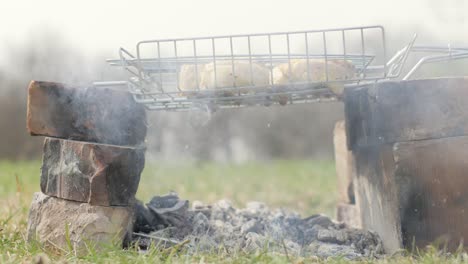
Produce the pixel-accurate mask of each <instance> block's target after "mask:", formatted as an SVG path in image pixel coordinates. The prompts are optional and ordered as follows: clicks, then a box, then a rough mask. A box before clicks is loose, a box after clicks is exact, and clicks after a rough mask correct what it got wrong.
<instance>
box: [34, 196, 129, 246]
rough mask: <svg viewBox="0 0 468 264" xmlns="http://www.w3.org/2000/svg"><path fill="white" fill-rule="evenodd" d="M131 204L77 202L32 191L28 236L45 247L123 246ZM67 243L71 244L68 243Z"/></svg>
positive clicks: (126, 235) (127, 229) (127, 232)
mask: <svg viewBox="0 0 468 264" xmlns="http://www.w3.org/2000/svg"><path fill="white" fill-rule="evenodd" d="M132 222H133V207H106V206H95V205H90V204H87V203H78V202H73V201H67V200H63V199H58V198H55V197H50V196H47V195H45V194H42V193H35V194H34V196H33V201H32V204H31V208H30V211H29V219H28V230H27V234H28V235H27V238H28V241H30V242H31V241H37V242H39V243H41V244H42V245H43V246H45V247H46V248H57V247H58V248H60V249H65V250H69V247H70V246H72V247H73V250H74V251H75V252H76V253H78V254H84V253H86V251H87V248H88V246H95V247H96V248H95V249H99V248H100V247H101V246H106V245H109V244H111V243H112V244H116V245H123V243H124V242H125V240H126V239H127V238H129V237H130V234H131V230H132ZM68 242H70V244H69V243H68Z"/></svg>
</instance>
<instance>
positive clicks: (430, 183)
mask: <svg viewBox="0 0 468 264" xmlns="http://www.w3.org/2000/svg"><path fill="white" fill-rule="evenodd" d="M355 154H356V160H357V174H356V180H357V184H356V185H355V187H356V202H357V205H358V207H359V212H360V218H361V221H362V225H363V227H364V228H366V229H371V230H374V231H376V232H377V233H378V234H379V235H380V237H381V238H382V240H383V243H384V246H385V249H386V251H387V252H388V253H391V252H394V251H395V250H397V249H398V248H399V247H402V246H403V247H406V248H412V247H413V246H417V247H419V248H424V247H425V246H427V245H430V244H432V243H434V242H438V243H440V244H441V245H442V246H447V248H448V249H449V250H451V251H455V250H457V249H458V247H459V245H460V244H461V242H463V241H466V240H468V228H467V225H466V223H467V221H468V210H467V209H466V208H468V194H467V192H466V190H467V189H468V159H467V157H468V137H467V136H464V137H451V138H441V139H430V140H420V141H409V142H400V143H396V144H392V145H379V146H374V147H366V148H360V149H359V150H358V151H357V152H356V153H355Z"/></svg>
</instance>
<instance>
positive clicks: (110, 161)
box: [40, 138, 145, 206]
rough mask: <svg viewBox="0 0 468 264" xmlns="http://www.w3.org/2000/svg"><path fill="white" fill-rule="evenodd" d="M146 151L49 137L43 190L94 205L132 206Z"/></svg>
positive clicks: (42, 176)
mask: <svg viewBox="0 0 468 264" xmlns="http://www.w3.org/2000/svg"><path fill="white" fill-rule="evenodd" d="M144 155H145V149H143V148H131V147H120V146H111V145H102V144H94V143H86V142H80V141H71V140H62V139H55V138H46V139H45V140H44V151H43V163H42V168H41V183H40V185H41V191H42V192H43V193H44V194H47V195H49V196H54V197H59V198H63V199H67V200H72V201H78V202H86V203H90V204H91V205H102V206H127V205H129V204H132V203H133V201H134V199H135V193H136V191H137V189H138V184H139V182H140V174H141V172H142V170H143V167H144V164H145V156H144Z"/></svg>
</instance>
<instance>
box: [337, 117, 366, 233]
mask: <svg viewBox="0 0 468 264" xmlns="http://www.w3.org/2000/svg"><path fill="white" fill-rule="evenodd" d="M333 145H334V147H335V168H336V175H337V178H338V203H337V206H336V219H337V220H338V221H339V222H343V223H346V224H347V225H348V226H351V227H355V228H361V220H360V218H359V212H358V209H359V208H358V207H357V206H356V199H355V195H354V184H355V173H356V170H355V164H354V162H355V161H354V155H353V153H352V151H351V150H349V149H348V146H347V138H346V124H345V121H344V120H340V121H338V122H336V124H335V128H334V131H333Z"/></svg>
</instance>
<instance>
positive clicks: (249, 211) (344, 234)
mask: <svg viewBox="0 0 468 264" xmlns="http://www.w3.org/2000/svg"><path fill="white" fill-rule="evenodd" d="M134 231H135V233H136V234H142V233H147V234H148V235H147V236H145V235H135V236H134V240H135V241H136V242H137V243H138V244H139V245H140V246H141V247H143V248H144V247H147V246H148V245H149V244H150V242H151V240H152V239H151V238H149V237H152V238H154V239H153V240H154V241H153V243H154V244H166V245H167V244H168V241H169V245H171V244H176V243H178V242H182V241H188V243H187V244H186V245H187V251H188V253H189V254H194V253H197V252H217V251H218V250H219V249H220V248H223V250H227V251H228V252H232V253H234V252H245V253H252V252H256V251H261V250H267V251H269V252H278V253H281V254H289V255H290V256H317V257H321V258H327V257H343V258H346V259H359V258H364V257H378V256H379V255H381V254H383V250H382V242H381V240H380V238H379V237H378V236H377V235H376V234H375V233H373V232H369V231H365V230H360V229H355V228H349V227H347V226H346V225H344V224H341V223H335V222H333V221H332V220H330V218H328V217H326V216H324V215H313V216H310V217H307V218H301V216H300V215H299V214H297V213H294V212H289V211H286V210H283V209H270V208H268V207H267V206H266V205H265V204H264V203H261V202H249V203H247V205H246V207H245V208H242V209H236V208H234V207H233V206H232V204H231V203H230V202H229V201H227V200H220V201H218V202H216V203H215V204H213V205H212V206H210V205H205V204H203V203H201V202H199V201H194V202H193V203H192V207H191V209H189V206H188V201H186V200H180V199H179V198H178V196H177V194H175V193H170V194H168V195H165V196H156V197H153V199H152V200H151V202H150V203H148V204H147V208H145V207H144V206H143V205H142V204H140V205H139V206H137V219H136V224H135V230H134ZM143 236H145V237H143ZM161 242H164V243H161Z"/></svg>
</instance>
